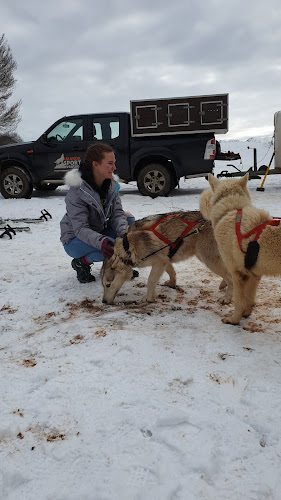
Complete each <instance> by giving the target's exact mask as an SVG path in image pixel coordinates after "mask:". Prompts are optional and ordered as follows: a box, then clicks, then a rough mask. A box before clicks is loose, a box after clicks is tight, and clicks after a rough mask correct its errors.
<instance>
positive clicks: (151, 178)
mask: <svg viewBox="0 0 281 500" xmlns="http://www.w3.org/2000/svg"><path fill="white" fill-rule="evenodd" d="M227 130H228V94H222V95H215V96H214V95H212V96H199V97H183V98H172V99H157V100H144V101H131V103H130V113H125V112H122V113H117V112H113V113H89V114H83V115H74V116H65V117H63V118H61V119H60V120H58V121H56V122H55V123H54V124H53V125H51V127H49V128H48V129H47V130H46V132H44V133H43V134H42V135H41V136H40V137H39V139H37V140H36V141H32V142H30V143H20V144H13V145H8V146H2V147H0V191H1V194H2V195H3V197H4V198H30V196H31V194H32V191H33V189H39V190H49V191H52V190H54V189H56V187H57V186H59V185H62V184H63V179H64V175H65V173H66V172H67V171H68V170H69V169H72V168H79V165H80V163H81V162H82V161H83V160H84V155H85V151H86V149H87V147H88V146H89V145H91V144H93V143H94V142H95V141H102V142H106V143H107V144H110V145H111V146H112V147H113V149H114V152H115V156H116V167H117V170H116V173H117V174H118V176H119V178H120V179H121V180H122V181H124V182H130V181H137V186H138V189H139V191H140V193H141V194H143V195H148V196H151V197H153V198H154V197H156V196H167V195H168V194H169V193H170V191H171V190H172V189H173V188H175V187H176V185H177V184H178V181H179V179H180V178H181V177H185V178H189V177H200V176H206V175H207V174H208V173H209V172H212V170H213V167H214V160H215V158H216V152H219V151H220V145H219V143H218V142H217V141H216V139H215V133H225V132H227Z"/></svg>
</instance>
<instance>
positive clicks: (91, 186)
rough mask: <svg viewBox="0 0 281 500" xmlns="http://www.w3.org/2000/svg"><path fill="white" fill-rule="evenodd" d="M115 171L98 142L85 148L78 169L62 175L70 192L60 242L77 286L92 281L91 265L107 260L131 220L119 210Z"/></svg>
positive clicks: (109, 152)
mask: <svg viewBox="0 0 281 500" xmlns="http://www.w3.org/2000/svg"><path fill="white" fill-rule="evenodd" d="M115 169H116V167H115V155H114V151H113V149H112V148H111V146H109V145H108V144H103V143H100V142H98V143H95V144H93V145H92V146H90V147H89V148H88V149H87V151H86V155H85V162H84V164H82V165H81V166H80V168H79V170H71V171H70V172H68V173H67V174H66V176H65V182H66V184H68V185H69V186H70V189H69V191H68V192H67V194H66V197H65V203H66V214H65V215H64V217H63V218H62V220H61V223H60V227H61V238H60V239H61V242H62V244H63V246H64V250H65V251H66V253H67V254H68V255H69V256H70V257H72V259H73V260H72V261H71V266H72V268H73V269H74V270H75V271H76V273H77V279H78V280H79V281H80V283H89V282H90V281H95V277H94V276H93V275H92V274H91V272H90V269H91V267H90V266H91V264H92V263H93V262H100V261H102V260H103V259H104V258H110V257H111V256H112V255H113V252H114V248H113V247H114V242H115V238H116V237H117V236H123V235H124V234H125V233H126V231H127V228H128V225H129V224H131V223H132V222H134V220H135V219H134V217H133V216H132V215H131V214H126V213H125V212H124V211H123V208H122V204H121V200H120V196H119V194H118V191H119V189H120V186H119V184H118V182H117V181H116V180H115V179H114V177H113V172H114V170H115Z"/></svg>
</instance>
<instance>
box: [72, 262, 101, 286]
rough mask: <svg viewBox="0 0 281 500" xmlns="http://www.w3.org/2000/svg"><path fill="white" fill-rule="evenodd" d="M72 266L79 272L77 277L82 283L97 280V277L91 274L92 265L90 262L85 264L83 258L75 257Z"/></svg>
mask: <svg viewBox="0 0 281 500" xmlns="http://www.w3.org/2000/svg"><path fill="white" fill-rule="evenodd" d="M71 266H72V267H73V269H74V270H75V271H76V272H77V279H78V281H80V283H90V281H96V278H95V277H94V276H93V275H92V274H91V267H90V266H89V265H88V264H84V262H82V260H81V259H73V260H72V261H71Z"/></svg>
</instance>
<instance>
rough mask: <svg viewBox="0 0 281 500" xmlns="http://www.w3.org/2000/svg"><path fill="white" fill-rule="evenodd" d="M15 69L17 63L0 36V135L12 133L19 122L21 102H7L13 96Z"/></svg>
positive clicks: (4, 39) (3, 36)
mask: <svg viewBox="0 0 281 500" xmlns="http://www.w3.org/2000/svg"><path fill="white" fill-rule="evenodd" d="M16 69H17V63H16V61H15V60H14V58H13V54H12V51H11V48H10V46H9V44H8V42H7V39H6V38H5V35H4V34H3V35H1V36H0V134H1V135H2V134H8V133H11V132H13V131H14V130H15V129H16V127H17V125H18V123H19V121H20V120H21V117H20V114H19V113H20V105H21V101H20V100H19V101H17V102H16V103H14V104H11V105H9V104H8V100H9V99H10V97H11V96H12V94H13V91H14V88H15V84H16V80H15V78H14V75H13V73H14V71H15V70H16Z"/></svg>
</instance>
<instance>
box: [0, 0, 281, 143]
mask: <svg viewBox="0 0 281 500" xmlns="http://www.w3.org/2000/svg"><path fill="white" fill-rule="evenodd" d="M2 33H5V35H6V38H7V40H8V43H9V45H10V47H11V49H12V52H13V56H14V58H15V60H16V61H17V64H18V69H17V71H16V73H15V77H16V79H17V85H16V90H15V92H14V99H16V98H21V99H22V107H21V114H22V121H21V123H20V125H19V127H18V132H19V134H20V135H21V137H22V138H23V139H24V140H34V139H37V138H38V137H39V136H40V135H41V133H43V132H44V130H45V129H47V128H48V127H49V126H50V125H51V124H52V123H53V122H55V121H56V120H57V119H59V118H60V117H62V116H64V115H68V114H79V113H87V112H102V111H129V102H130V100H134V99H149V98H157V97H178V96H193V95H206V94H207V95H208V94H219V93H228V94H229V132H228V133H227V134H226V135H222V136H220V139H232V138H247V137H251V136H257V135H267V134H270V135H272V134H273V119H274V113H275V112H276V111H279V110H281V4H280V0H267V1H264V0H235V1H229V0H224V1H222V0H197V2H194V1H192V0H180V1H179V0H173V1H171V0H142V1H138V0H56V1H55V0H48V2H45V1H42V0H25V1H24V2H22V0H9V1H6V2H5V0H0V34H2ZM11 102H12V101H11Z"/></svg>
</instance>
